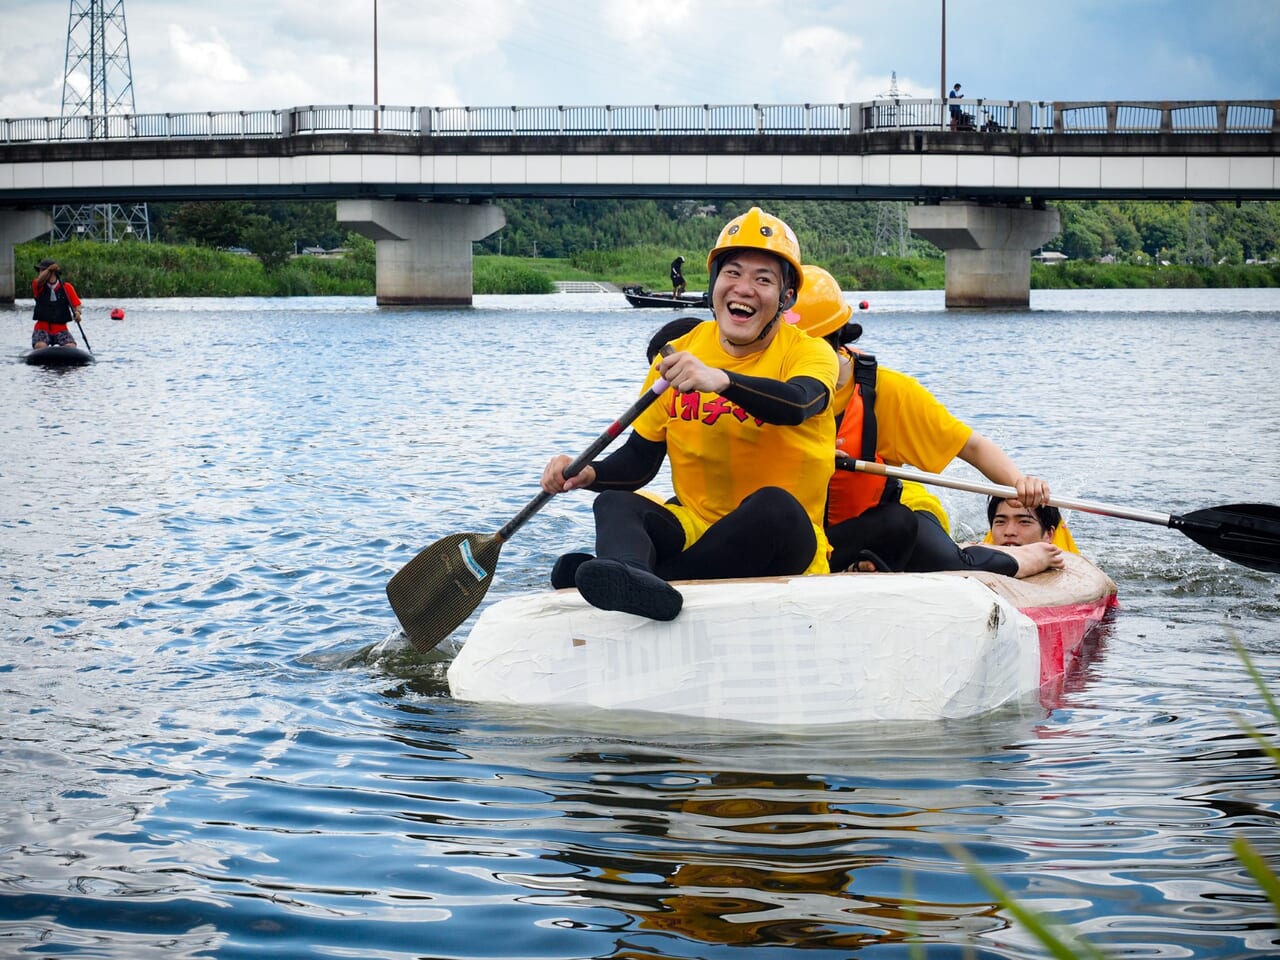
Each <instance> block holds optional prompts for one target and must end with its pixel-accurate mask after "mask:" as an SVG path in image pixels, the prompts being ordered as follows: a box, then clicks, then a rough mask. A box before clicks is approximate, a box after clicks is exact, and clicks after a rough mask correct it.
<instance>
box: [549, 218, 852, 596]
mask: <svg viewBox="0 0 1280 960" xmlns="http://www.w3.org/2000/svg"><path fill="white" fill-rule="evenodd" d="M707 270H708V272H709V274H710V281H709V285H710V288H711V305H712V310H713V311H714V313H715V319H713V320H707V321H703V322H701V323H699V324H698V325H697V326H695V327H694V328H693V329H692V330H691V331H690V332H689V333H687V334H685V335H684V336H682V337H679V338H678V339H677V340H675V341H674V342H673V343H672V344H671V346H672V347H674V352H672V353H671V354H670V355H669V356H666V357H660V358H659V359H657V360H656V361H655V362H654V364H653V365H652V366H651V368H650V370H649V376H648V378H647V380H646V381H645V384H644V388H645V389H646V390H648V389H649V387H650V386H652V384H654V383H655V382H656V381H657V380H658V378H659V377H662V378H664V379H665V380H666V381H667V382H668V383H670V384H671V387H672V388H673V389H671V390H668V391H667V392H666V393H664V394H663V395H662V397H661V398H659V399H658V400H657V402H655V403H653V404H651V405H650V406H649V407H648V408H647V409H646V410H645V411H644V412H643V413H641V414H640V415H639V416H638V417H637V418H636V420H635V423H634V424H633V427H632V431H631V433H630V435H629V436H628V437H627V441H626V443H624V444H623V445H622V446H621V447H620V448H619V449H617V450H616V451H614V452H613V453H611V454H610V455H609V456H607V457H605V458H604V459H602V460H597V461H596V462H594V463H592V464H590V465H589V466H587V467H585V468H584V469H583V470H582V472H581V473H579V474H577V475H576V476H574V477H571V478H568V477H565V475H564V469H565V467H566V466H568V465H569V461H570V458H569V457H567V456H564V455H560V456H555V457H552V458H551V460H549V461H548V462H547V465H546V468H545V469H544V470H543V474H542V489H543V491H544V492H546V493H549V494H558V493H562V492H564V491H567V490H579V489H589V490H592V491H595V492H597V494H598V496H597V497H596V499H595V503H594V505H593V510H594V513H595V528H596V556H595V557H594V558H590V555H584V554H576V555H573V554H567V555H566V558H569V557H572V558H573V560H574V561H575V570H574V584H575V585H576V586H577V588H578V592H579V593H580V594H582V597H583V599H585V600H586V601H587V602H588V603H590V604H591V605H592V606H594V607H598V608H600V609H602V610H619V611H622V612H624V613H630V614H635V615H637V616H641V617H648V618H649V619H651V620H673V619H675V617H676V616H678V615H679V613H680V610H681V608H682V607H683V604H684V597H683V595H682V594H681V593H680V591H679V590H677V589H676V588H675V587H673V586H672V585H671V584H670V583H669V582H668V581H671V580H723V579H732V578H737V577H764V576H788V575H795V574H801V573H826V572H827V571H828V569H829V568H828V566H827V553H828V549H827V539H826V535H825V534H824V533H823V530H822V512H823V507H824V505H825V503H826V495H827V481H828V480H829V479H830V478H831V473H832V471H833V468H834V463H833V460H832V456H831V451H832V449H833V448H834V445H835V422H834V419H833V417H832V414H831V409H830V404H831V396H832V391H833V390H834V387H835V382H836V374H837V369H838V365H837V363H836V359H835V356H834V354H832V352H831V350H830V349H829V348H828V347H827V345H826V344H824V343H822V342H821V341H819V340H816V339H814V338H812V337H809V336H806V335H805V334H804V333H803V332H801V331H800V330H798V329H797V328H796V327H795V326H794V325H792V324H788V323H785V322H783V320H782V317H783V312H784V311H785V310H787V309H788V308H789V307H790V306H791V305H792V304H793V303H794V302H795V296H796V292H797V291H798V290H799V288H800V286H801V283H802V282H803V275H802V274H801V272H800V245H799V243H798V242H797V241H796V238H795V234H794V233H793V232H792V230H791V228H790V227H789V226H787V224H786V223H784V222H783V221H782V220H779V219H778V218H777V217H775V216H773V215H771V214H768V213H766V212H764V211H763V210H761V209H760V208H759V207H752V208H751V209H750V210H748V211H747V212H746V213H744V214H743V215H742V216H740V217H736V218H734V219H733V220H731V221H729V223H728V224H726V225H725V227H724V229H723V230H722V231H721V232H720V237H719V239H718V240H717V241H716V245H715V247H713V248H712V250H711V252H710V254H709V255H708V256H707ZM665 460H669V461H670V466H671V485H672V488H673V489H674V491H675V495H676V496H675V500H676V502H668V503H657V502H655V501H654V499H653V498H651V497H648V496H645V495H644V494H643V493H641V492H639V491H640V490H641V488H642V487H644V485H645V484H647V483H648V482H649V481H650V480H652V479H653V477H654V476H655V475H656V474H657V473H658V470H659V469H660V468H661V466H662V464H663V462H664V461H665ZM563 559H565V558H562V560H563ZM577 561H581V562H580V563H578V562H577ZM560 566H561V567H562V568H563V566H564V564H560ZM554 578H555V574H554V573H553V579H554Z"/></svg>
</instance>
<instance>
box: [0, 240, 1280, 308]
mask: <svg viewBox="0 0 1280 960" xmlns="http://www.w3.org/2000/svg"><path fill="white" fill-rule="evenodd" d="M348 246H349V252H348V253H347V255H346V256H342V257H310V256H302V257H294V258H291V259H290V260H288V261H287V262H285V263H284V264H282V265H280V266H278V267H276V268H274V269H270V270H268V269H266V268H264V267H263V265H262V263H261V262H260V261H259V260H258V259H257V258H256V257H252V256H245V255H243V254H235V253H228V252H225V251H221V250H213V249H210V248H208V247H195V246H172V245H168V244H160V243H117V244H103V243H93V242H70V243H62V244H56V245H50V244H47V243H25V244H21V245H19V246H18V247H16V248H15V251H14V263H15V276H16V277H17V286H18V288H17V293H18V296H19V297H20V298H21V297H22V296H23V295H24V294H25V293H26V291H27V281H29V279H30V277H31V276H33V270H34V266H35V264H36V263H38V262H39V261H40V260H41V259H42V258H43V257H53V258H55V259H57V260H58V261H59V262H60V263H61V264H62V266H63V275H64V276H65V277H66V278H67V279H69V280H70V281H71V282H72V283H73V284H74V285H75V287H76V290H77V291H78V292H79V293H80V295H81V296H82V297H86V298H90V299H123V298H137V297H290V296H373V294H374V251H373V243H372V242H371V241H361V240H360V239H359V238H353V240H352V242H351V243H350V244H349V245H348ZM676 252H677V251H675V250H672V249H668V248H665V247H658V246H642V247H631V248H628V249H625V250H615V251H602V250H589V251H584V252H581V253H577V254H574V255H573V256H571V257H568V258H565V259H553V258H546V257H541V258H538V257H504V256H488V255H486V256H476V257H475V259H474V267H473V275H474V290H475V292H476V293H478V294H516V293H519V294H537V293H553V292H554V291H555V281H557V280H591V281H597V282H601V283H612V284H615V285H617V286H619V287H621V286H624V285H627V284H634V283H638V284H642V285H644V286H646V287H649V288H651V289H654V290H666V289H669V285H668V279H667V276H668V273H667V271H668V269H669V266H670V263H671V260H672V258H673V257H674V256H675V255H676ZM822 265H823V266H825V267H826V268H827V269H828V270H830V271H831V273H832V274H833V275H834V276H835V277H836V279H837V280H838V281H839V282H840V284H841V286H842V287H843V288H844V289H845V290H847V291H850V292H855V291H871V290H940V289H942V288H943V286H944V285H945V278H946V271H945V266H944V263H943V261H942V260H940V259H931V258H925V257H837V258H835V259H834V260H832V261H831V262H829V263H824V264H822ZM685 267H686V269H685V277H686V278H687V280H688V283H689V289H690V290H704V289H706V284H707V273H706V270H705V269H702V264H700V263H698V262H696V261H695V260H694V258H692V257H691V258H690V259H689V262H687V263H686V264H685ZM1031 286H1032V288H1033V289H1050V288H1054V289H1104V288H1134V289H1138V288H1144V287H1277V286H1280V265H1278V264H1268V265H1247V266H1238V265H1220V266H1183V265H1178V266H1135V265H1132V264H1120V263H1092V262H1086V261H1071V262H1067V263H1062V264H1057V265H1055V266H1043V265H1041V264H1032V265H1031Z"/></svg>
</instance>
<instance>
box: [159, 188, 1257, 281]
mask: <svg viewBox="0 0 1280 960" xmlns="http://www.w3.org/2000/svg"><path fill="white" fill-rule="evenodd" d="M758 202H759V201H755V200H750V199H743V200H729V201H723V200H722V201H716V202H710V201H708V202H706V203H698V202H695V201H691V200H673V201H658V200H502V201H500V203H499V205H500V206H501V207H502V208H503V211H504V213H505V214H506V218H507V225H506V227H504V228H503V229H502V230H499V231H498V232H497V233H495V234H494V235H493V236H491V237H487V238H485V239H484V240H482V241H480V243H479V244H477V247H478V249H477V252H483V253H493V254H499V255H503V254H505V255H507V256H516V257H531V258H537V257H549V258H552V259H571V258H573V257H574V256H575V255H578V254H583V253H586V252H587V251H594V252H600V251H606V252H607V251H617V250H625V249H628V248H632V247H641V246H646V245H654V246H660V247H669V248H673V249H680V250H684V251H689V253H686V256H689V257H690V259H693V258H694V257H695V256H696V254H695V253H693V252H694V251H705V250H708V249H710V247H711V245H712V243H713V242H714V241H715V238H716V236H717V234H718V233H719V230H720V228H721V226H723V224H724V223H725V222H726V221H727V220H729V219H730V218H731V217H733V216H736V215H737V214H739V213H742V212H743V211H745V210H746V209H747V208H749V207H750V206H752V205H753V204H755V203H758ZM761 205H762V206H765V207H766V208H767V209H769V210H770V211H772V212H774V213H777V214H778V216H780V217H782V218H783V219H784V220H786V221H787V222H788V223H789V224H791V226H792V228H793V229H794V230H795V231H796V234H797V236H798V237H799V239H800V243H801V248H802V249H803V250H804V252H805V256H806V258H810V259H813V260H815V261H817V262H823V263H831V262H836V261H838V260H839V258H841V257H855V258H856V257H870V256H884V255H897V256H919V257H925V258H931V257H932V258H936V257H940V256H941V255H942V254H941V251H939V250H938V249H937V248H936V247H934V246H933V245H932V244H930V243H928V242H927V241H924V240H921V239H919V238H916V237H913V236H911V234H910V232H909V231H907V230H906V209H905V207H906V205H905V204H902V203H899V202H894V201H874V200H866V201H856V200H855V201H830V200H827V201H822V200H779V201H776V202H764V203H763V204H761ZM1056 206H1057V208H1058V210H1059V212H1060V215H1061V217H1062V232H1061V233H1060V234H1059V235H1058V236H1057V237H1055V238H1054V239H1053V240H1051V241H1049V242H1048V243H1046V244H1045V247H1044V249H1045V250H1056V251H1060V252H1062V253H1064V254H1066V255H1067V256H1068V257H1070V258H1071V259H1072V260H1094V259H1098V258H1101V257H1113V258H1115V259H1116V260H1118V261H1122V262H1128V263H1146V262H1153V261H1154V262H1160V261H1166V262H1168V263H1170V264H1175V263H1176V264H1196V265H1210V264H1217V263H1234V264H1242V263H1246V262H1249V261H1263V260H1276V259H1280V202H1275V201H1252V202H1248V203H1239V204H1235V203H1193V202H1190V201H1141V202H1139V201H1109V200H1082V201H1070V202H1061V203H1058V204H1056ZM150 209H151V213H152V236H153V238H154V239H155V240H158V241H161V242H164V243H173V244H191V245H195V246H210V247H224V248H225V247H244V248H247V249H249V250H252V251H253V252H254V253H255V254H256V255H258V256H259V258H260V259H263V260H264V262H267V261H268V260H270V261H272V263H274V264H279V263H282V262H283V261H284V259H285V258H286V257H287V256H288V254H291V253H294V252H296V251H297V250H300V249H303V248H305V247H324V248H326V249H332V248H334V247H338V246H342V245H343V244H345V243H346V242H347V239H348V237H347V232H346V230H345V229H344V228H343V227H342V226H341V225H340V224H339V223H338V221H337V219H336V215H335V205H334V203H332V202H321V201H314V202H274V203H253V202H251V201H224V202H203V203H165V204H152V205H151V208H150Z"/></svg>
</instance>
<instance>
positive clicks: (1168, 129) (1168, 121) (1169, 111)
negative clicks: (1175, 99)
mask: <svg viewBox="0 0 1280 960" xmlns="http://www.w3.org/2000/svg"><path fill="white" fill-rule="evenodd" d="M1160 132H1161V133H1173V108H1172V107H1171V106H1169V104H1167V103H1162V104H1160Z"/></svg>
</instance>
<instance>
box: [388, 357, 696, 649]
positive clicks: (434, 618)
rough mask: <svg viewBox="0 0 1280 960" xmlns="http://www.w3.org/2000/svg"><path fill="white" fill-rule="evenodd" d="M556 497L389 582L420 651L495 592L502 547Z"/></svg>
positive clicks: (433, 550) (609, 435) (447, 543)
mask: <svg viewBox="0 0 1280 960" xmlns="http://www.w3.org/2000/svg"><path fill="white" fill-rule="evenodd" d="M670 352H671V347H670V346H666V347H664V348H663V355H664V356H665V355H667V354H668V353H670ZM667 386H668V384H667V381H666V380H663V379H662V378H661V377H659V378H658V381H657V382H656V383H654V385H653V386H652V387H651V388H650V389H648V390H646V391H645V392H644V393H643V394H642V395H641V396H640V398H639V399H638V400H636V402H635V403H633V404H632V405H631V406H630V407H629V408H628V409H627V412H626V413H624V414H623V415H622V416H620V417H619V418H618V419H617V420H615V421H613V423H611V424H609V427H608V429H607V430H605V431H604V433H602V434H600V436H598V437H596V439H595V440H594V441H592V443H591V446H589V447H587V449H586V450H584V451H583V452H582V453H581V454H580V455H579V456H578V458H577V459H576V460H574V461H573V462H572V463H570V464H569V465H568V466H567V467H565V468H564V475H565V476H566V477H572V476H576V475H577V474H578V473H581V472H582V469H583V468H584V467H586V466H587V465H588V464H589V463H591V461H592V460H594V459H595V458H596V455H597V454H599V453H600V451H601V450H603V449H604V448H605V447H607V446H608V445H609V444H610V443H612V442H613V441H614V440H615V439H617V437H618V435H619V434H621V433H622V431H623V430H625V429H626V428H627V426H628V425H630V423H631V422H632V421H633V420H635V418H636V417H638V416H640V414H641V413H643V412H644V411H645V410H646V409H647V408H648V407H649V405H650V404H652V403H653V402H654V401H655V400H656V399H658V397H659V396H661V395H662V393H663V392H664V391H665V390H666V389H667ZM551 497H552V494H550V493H547V492H546V491H545V490H544V491H541V492H539V494H538V495H537V496H536V497H534V498H533V499H532V500H530V501H529V502H528V503H527V504H525V506H524V509H523V510H521V511H520V512H519V513H517V514H516V515H515V516H514V517H512V518H511V520H509V521H508V522H507V524H506V526H504V527H503V528H502V529H501V530H499V531H498V532H497V533H491V534H487V535H482V534H478V533H455V534H451V535H450V536H447V537H445V538H444V539H443V540H440V541H438V542H436V543H434V544H432V545H431V546H429V547H427V548H426V549H425V550H423V551H422V552H421V553H419V554H418V555H417V556H416V557H414V558H413V559H412V560H410V561H409V562H408V563H406V564H405V565H404V566H403V567H402V568H401V569H400V572H399V573H397V574H396V575H395V576H394V577H392V578H391V580H390V581H389V582H388V583H387V599H388V600H389V601H391V609H392V610H394V611H395V613H396V617H397V618H398V619H399V621H400V626H401V627H403V628H404V632H405V635H406V636H408V638H409V642H410V643H412V644H413V645H414V647H415V648H416V649H417V650H418V651H419V652H420V653H427V652H429V651H430V650H431V649H433V648H434V647H435V645H436V644H438V643H439V642H440V641H441V640H443V639H444V638H445V637H447V636H449V634H451V633H453V631H454V630H456V629H457V628H458V625H459V624H460V623H462V621H463V620H465V619H467V617H469V616H470V615H471V612H472V611H473V610H475V608H476V607H478V606H479V605H480V601H481V600H483V599H484V595H485V594H486V593H487V592H488V591H489V584H490V583H491V582H492V578H493V571H494V569H495V568H496V567H497V565H498V554H499V552H501V550H502V545H503V544H504V543H506V542H507V541H508V540H510V539H511V537H512V535H513V534H514V533H515V532H516V531H517V530H519V529H520V528H521V527H522V526H524V524H525V522H526V521H527V520H528V519H529V518H530V517H532V516H533V515H534V514H535V513H537V512H538V511H539V510H541V509H542V507H543V506H544V505H545V504H546V502H547V501H548V500H550V499H551Z"/></svg>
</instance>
